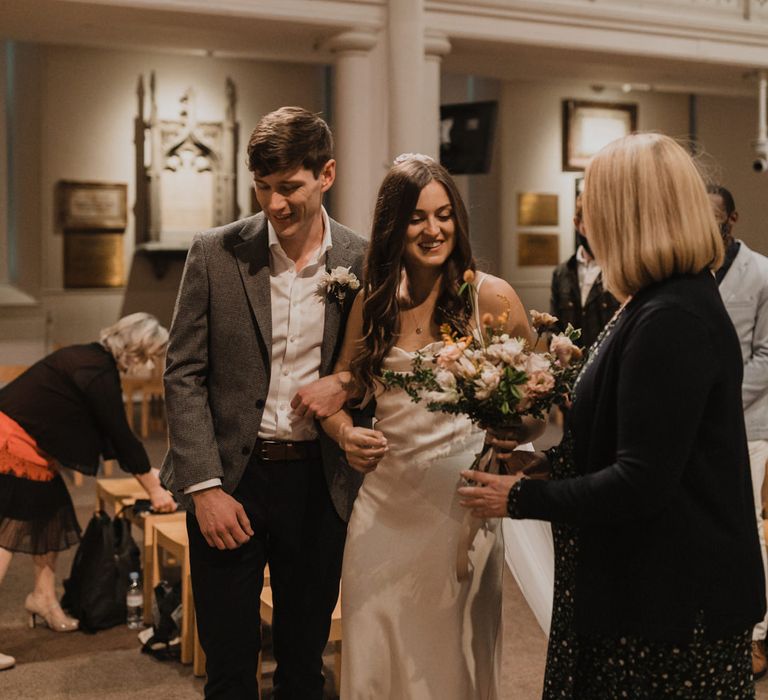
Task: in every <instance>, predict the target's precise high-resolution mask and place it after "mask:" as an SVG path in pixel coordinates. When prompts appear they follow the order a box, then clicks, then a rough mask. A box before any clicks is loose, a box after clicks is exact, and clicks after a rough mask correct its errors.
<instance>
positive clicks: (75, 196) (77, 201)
mask: <svg viewBox="0 0 768 700" xmlns="http://www.w3.org/2000/svg"><path fill="white" fill-rule="evenodd" d="M56 199H57V205H58V206H57V210H58V219H59V226H60V227H61V229H62V230H64V231H125V227H126V226H127V224H128V216H127V211H128V206H127V199H128V185H126V184H125V183H120V182H117V183H110V182H72V181H69V180H60V181H59V182H58V184H57V186H56Z"/></svg>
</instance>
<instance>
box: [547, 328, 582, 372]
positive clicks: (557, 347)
mask: <svg viewBox="0 0 768 700" xmlns="http://www.w3.org/2000/svg"><path fill="white" fill-rule="evenodd" d="M549 350H550V352H552V353H554V355H555V356H556V357H557V359H558V361H559V362H560V364H562V365H569V364H570V363H571V360H580V359H581V355H582V352H581V348H580V347H579V346H578V345H575V344H574V342H573V341H572V340H571V339H570V338H569V337H568V336H567V335H565V334H563V333H560V334H558V335H556V336H554V337H553V338H552V340H551V341H550V345H549Z"/></svg>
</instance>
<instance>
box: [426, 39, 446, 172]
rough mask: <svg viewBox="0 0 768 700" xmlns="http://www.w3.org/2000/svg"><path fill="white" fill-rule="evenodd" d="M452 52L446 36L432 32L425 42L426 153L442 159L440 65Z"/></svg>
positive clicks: (436, 158)
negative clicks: (444, 57)
mask: <svg viewBox="0 0 768 700" xmlns="http://www.w3.org/2000/svg"><path fill="white" fill-rule="evenodd" d="M450 50H451V42H450V41H448V37H446V36H445V35H444V34H440V33H437V32H434V33H433V32H430V33H428V34H427V36H426V38H425V40H424V153H425V154H427V155H428V156H432V157H433V158H434V159H435V160H439V159H440V64H441V63H442V60H443V56H445V55H446V54H447V53H448V52H449V51H450Z"/></svg>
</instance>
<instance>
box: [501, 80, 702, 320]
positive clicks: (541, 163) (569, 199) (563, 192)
mask: <svg viewBox="0 0 768 700" xmlns="http://www.w3.org/2000/svg"><path fill="white" fill-rule="evenodd" d="M567 98H577V99H589V100H602V101H606V102H635V103H637V104H638V127H639V128H640V129H642V130H647V129H653V130H658V131H662V132H664V133H667V134H669V135H671V136H682V137H685V136H686V135H687V129H688V98H687V97H686V96H684V95H663V94H651V93H630V94H629V95H624V94H622V93H620V92H613V93H612V92H610V91H607V90H606V91H603V92H601V93H599V94H596V93H595V92H594V91H592V90H591V89H590V88H589V86H587V85H577V84H557V83H551V84H542V83H525V82H514V83H513V82H507V83H505V84H504V85H503V87H502V92H501V109H500V125H501V185H500V192H501V196H500V200H499V205H500V218H501V226H500V240H499V259H500V271H501V276H502V277H504V278H505V279H507V280H508V281H509V282H510V283H511V284H512V286H513V287H515V289H516V290H517V292H518V294H519V295H520V297H521V299H522V301H523V305H524V306H525V308H526V309H529V308H535V309H540V310H544V309H548V308H549V288H550V282H551V276H552V269H553V268H552V267H551V266H533V267H519V266H518V265H517V233H518V232H520V231H527V232H541V233H557V234H559V236H560V260H561V261H562V260H566V259H567V258H568V257H569V256H570V255H571V254H572V253H573V226H572V218H573V207H574V198H575V179H576V177H578V176H580V175H582V173H571V172H563V171H562V167H561V161H562V155H561V153H562V145H561V142H562V100H564V99H567ZM519 192H541V193H550V194H557V195H558V197H559V225H558V226H553V227H526V228H521V227H519V226H518V225H517V194H518V193H519Z"/></svg>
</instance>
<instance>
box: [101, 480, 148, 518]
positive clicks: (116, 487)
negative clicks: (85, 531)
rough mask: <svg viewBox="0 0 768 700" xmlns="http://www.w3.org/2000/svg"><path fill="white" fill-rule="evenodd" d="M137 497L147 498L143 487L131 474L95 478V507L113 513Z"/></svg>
mask: <svg viewBox="0 0 768 700" xmlns="http://www.w3.org/2000/svg"><path fill="white" fill-rule="evenodd" d="M138 498H149V494H148V493H147V492H146V491H145V489H144V487H143V486H142V485H141V484H140V483H139V482H138V481H137V480H136V479H134V478H133V477H132V476H129V477H124V478H117V479H96V509H97V510H103V511H106V510H107V506H109V507H110V508H111V509H112V511H113V512H114V514H115V515H117V514H118V513H120V512H122V510H123V508H125V507H126V506H132V505H133V504H134V503H135V502H136V499H138Z"/></svg>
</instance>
